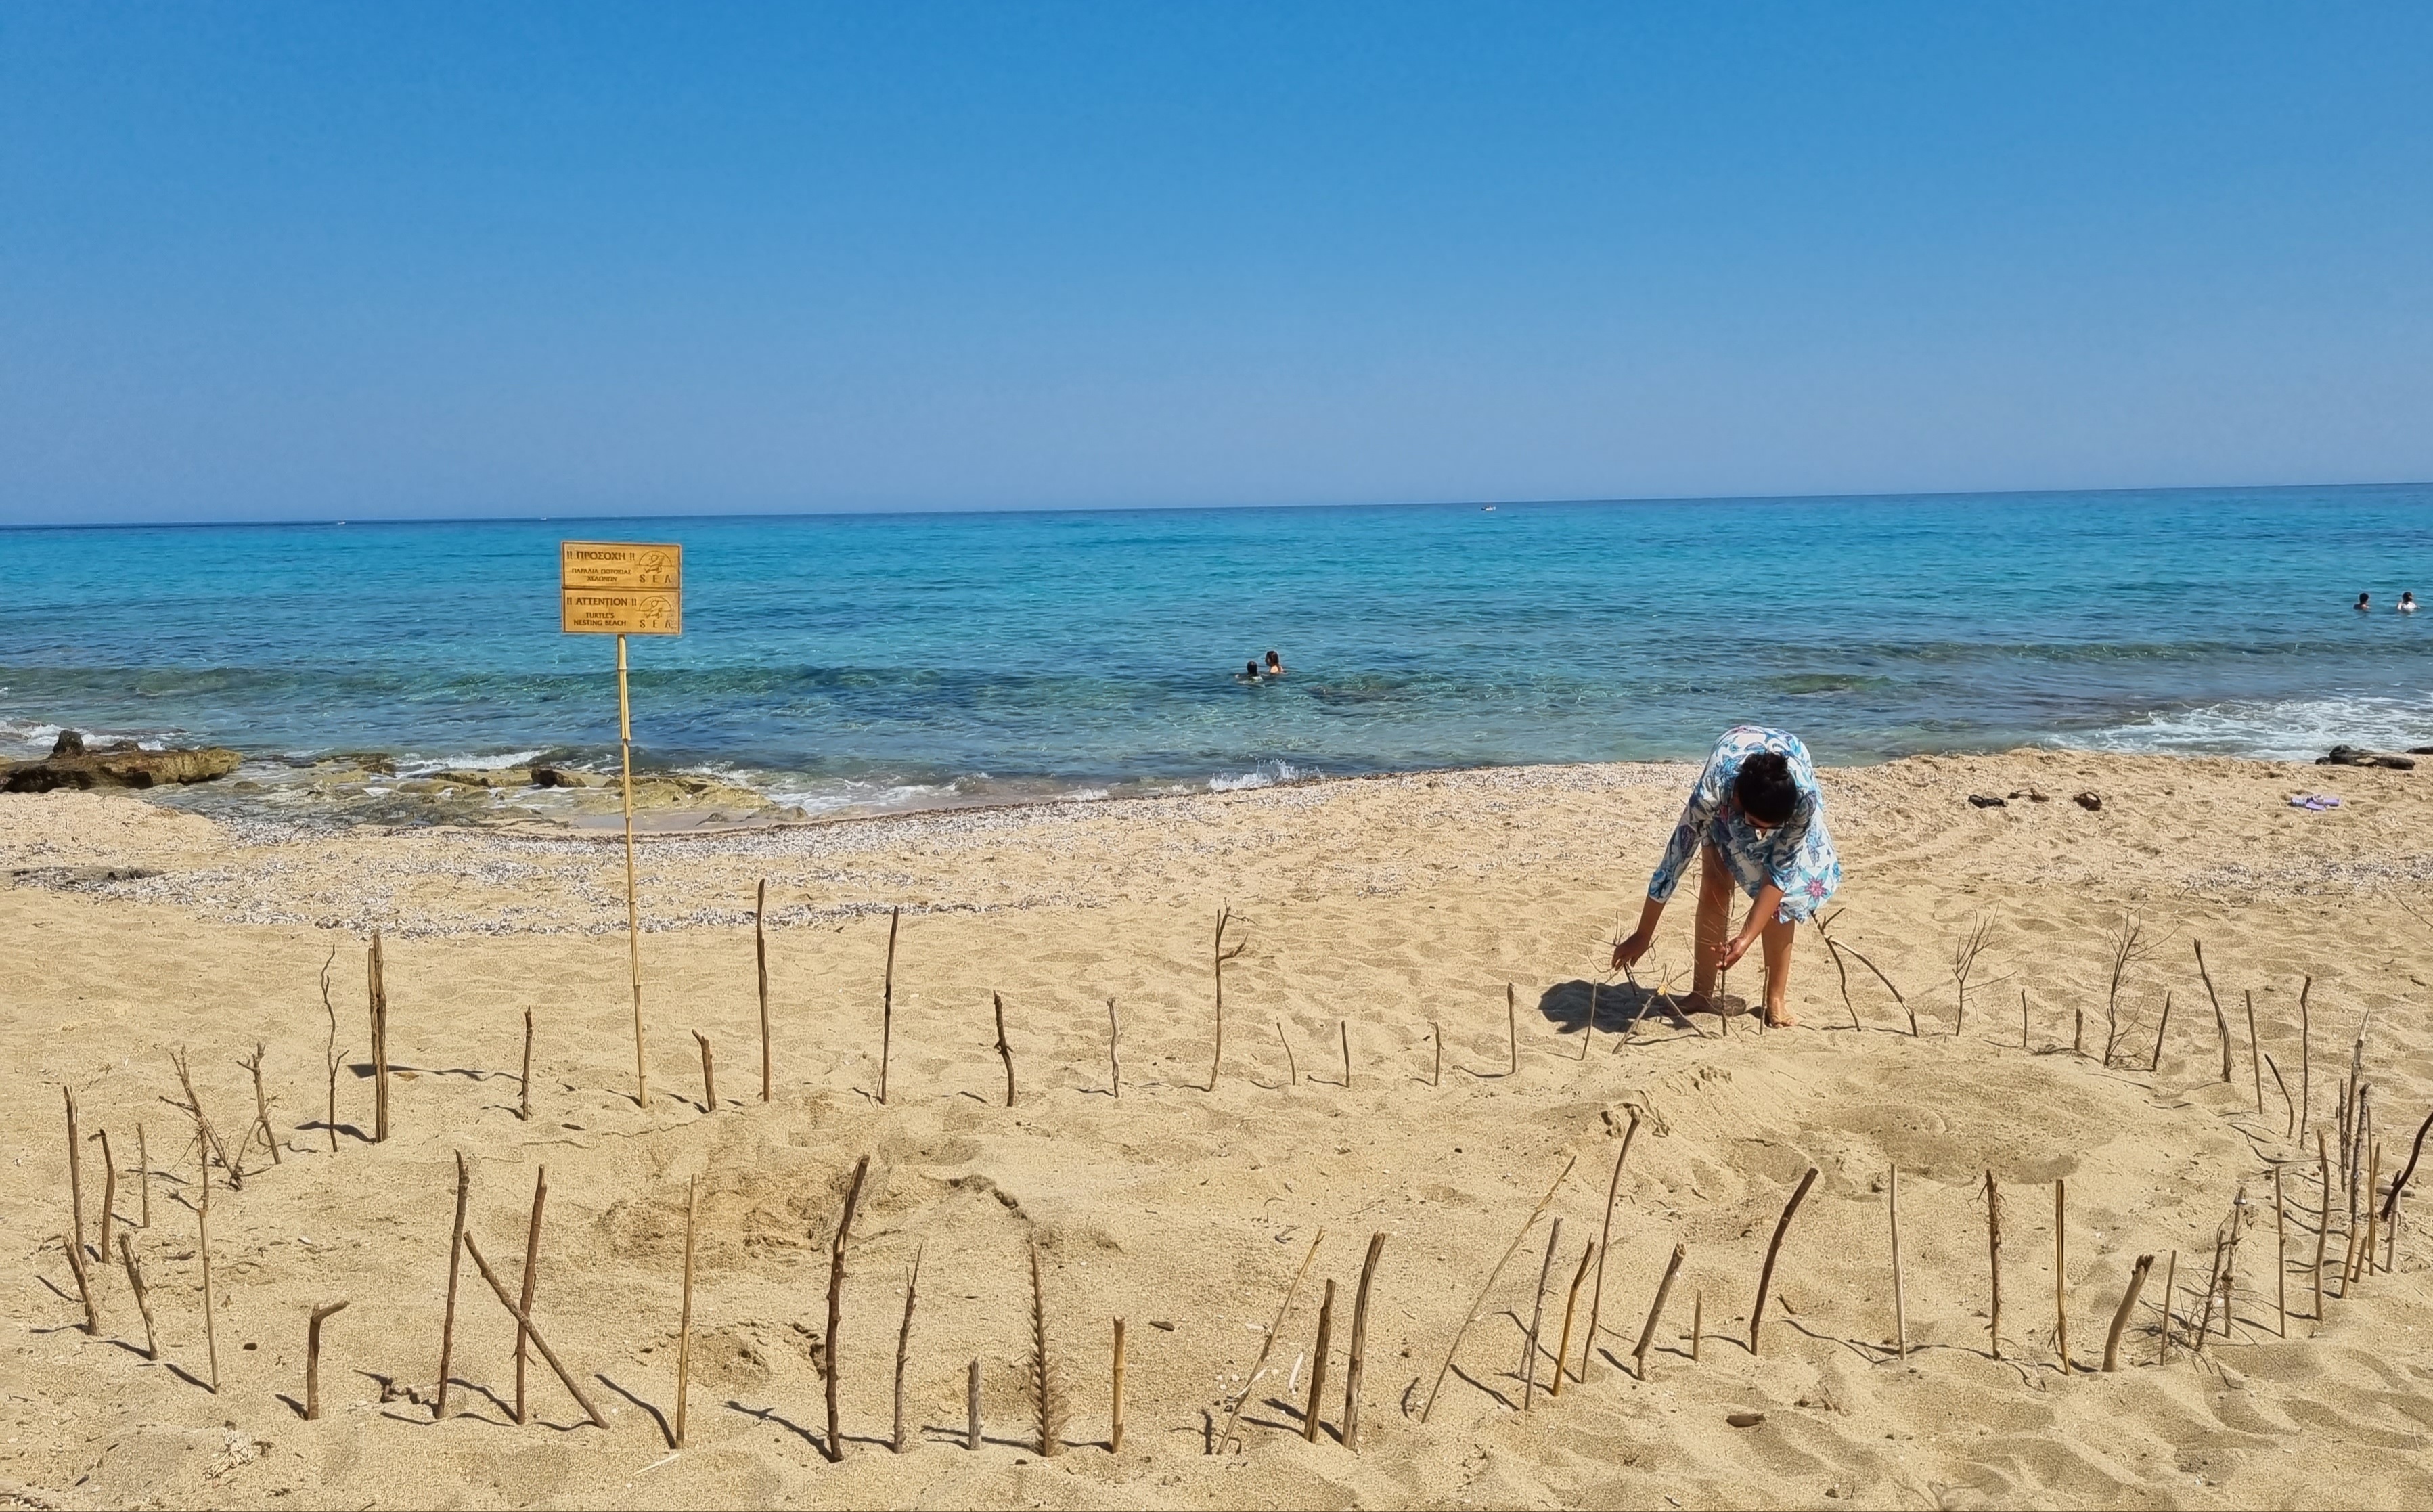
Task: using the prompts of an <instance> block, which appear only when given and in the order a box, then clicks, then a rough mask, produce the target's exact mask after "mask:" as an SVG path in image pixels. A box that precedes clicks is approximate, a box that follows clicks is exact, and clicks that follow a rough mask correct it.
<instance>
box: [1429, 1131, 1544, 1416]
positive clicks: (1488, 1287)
mask: <svg viewBox="0 0 2433 1512" xmlns="http://www.w3.org/2000/svg"><path fill="white" fill-rule="evenodd" d="M1579 1161H1580V1158H1579V1157H1578V1156H1577V1155H1574V1156H1573V1157H1572V1158H1571V1159H1570V1160H1567V1161H1565V1162H1564V1163H1563V1169H1562V1172H1561V1174H1560V1175H1557V1177H1556V1178H1555V1184H1554V1185H1552V1186H1550V1187H1548V1188H1546V1195H1545V1196H1544V1197H1543V1198H1540V1199H1539V1202H1538V1205H1537V1206H1536V1207H1534V1208H1532V1209H1530V1210H1529V1218H1528V1221H1527V1222H1525V1223H1523V1224H1522V1225H1521V1232H1519V1233H1516V1234H1514V1235H1513V1236H1512V1242H1511V1243H1510V1244H1509V1245H1506V1247H1505V1249H1504V1254H1503V1256H1502V1258H1500V1259H1498V1260H1497V1261H1496V1262H1495V1268H1494V1269H1493V1270H1490V1271H1489V1272H1488V1273H1487V1283H1486V1284H1485V1285H1483V1286H1481V1287H1479V1288H1478V1296H1477V1297H1475V1298H1474V1299H1472V1301H1471V1304H1470V1312H1469V1313H1468V1315H1466V1316H1465V1317H1463V1318H1462V1320H1461V1327H1460V1328H1458V1329H1455V1331H1454V1335H1453V1346H1452V1348H1450V1349H1448V1350H1446V1351H1445V1357H1444V1364H1443V1365H1441V1366H1439V1367H1438V1368H1437V1379H1436V1384H1435V1385H1431V1386H1430V1387H1428V1400H1427V1403H1426V1405H1424V1406H1422V1407H1421V1408H1420V1421H1421V1423H1422V1424H1424V1423H1426V1422H1427V1420H1428V1414H1430V1413H1432V1412H1434V1411H1436V1406H1437V1393H1438V1392H1439V1391H1442V1390H1443V1389H1444V1378H1445V1376H1446V1375H1447V1374H1448V1373H1449V1372H1451V1371H1452V1369H1453V1359H1454V1356H1455V1354H1457V1353H1459V1352H1460V1351H1461V1340H1462V1335H1464V1334H1468V1333H1469V1332H1470V1325H1471V1324H1472V1323H1475V1322H1477V1321H1478V1310H1479V1308H1480V1307H1481V1306H1483V1305H1485V1303H1486V1301H1487V1294H1488V1293H1489V1292H1490V1291H1493V1290H1494V1289H1495V1279H1496V1278H1497V1277H1498V1276H1501V1275H1503V1274H1504V1267H1505V1266H1507V1265H1510V1264H1511V1263H1512V1257H1513V1256H1514V1255H1515V1254H1517V1253H1519V1252H1520V1249H1521V1241H1522V1240H1523V1239H1526V1238H1527V1237H1529V1231H1530V1230H1531V1229H1533V1228H1535V1227H1537V1224H1538V1215H1540V1214H1541V1213H1543V1212H1545V1211H1546V1209H1547V1207H1548V1206H1549V1205H1550V1204H1551V1203H1553V1201H1554V1200H1555V1194H1556V1193H1557V1192H1559V1191H1561V1190H1562V1189H1563V1181H1564V1179H1565V1178H1566V1177H1568V1176H1570V1175H1571V1174H1572V1167H1573V1166H1574V1165H1576V1164H1579Z"/></svg>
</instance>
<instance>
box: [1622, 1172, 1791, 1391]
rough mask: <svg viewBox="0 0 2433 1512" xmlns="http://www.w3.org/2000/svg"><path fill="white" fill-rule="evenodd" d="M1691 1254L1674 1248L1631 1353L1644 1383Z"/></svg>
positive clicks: (1635, 1371)
mask: <svg viewBox="0 0 2433 1512" xmlns="http://www.w3.org/2000/svg"><path fill="white" fill-rule="evenodd" d="M1801 1190H1803V1191H1805V1190H1806V1188H1805V1187H1803V1188H1801ZM1689 1253H1690V1247H1689V1246H1688V1245H1685V1244H1676V1245H1675V1246H1674V1247H1673V1258H1672V1259H1671V1260H1669V1261H1667V1262H1665V1265H1664V1279H1663V1280H1662V1281H1659V1282H1658V1283H1656V1300H1655V1301H1654V1302H1652V1303H1650V1304H1649V1306H1648V1309H1647V1322H1646V1325H1645V1326H1644V1327H1642V1329H1640V1331H1639V1347H1638V1348H1637V1349H1635V1350H1633V1351H1630V1368H1631V1372H1632V1373H1633V1374H1635V1375H1637V1376H1638V1377H1639V1379H1640V1380H1642V1381H1644V1380H1646V1379H1647V1347H1648V1346H1649V1345H1650V1344H1653V1343H1654V1342H1655V1341H1656V1325H1657V1323H1658V1322H1659V1320H1661V1319H1662V1318H1663V1317H1664V1299H1665V1298H1667V1297H1670V1296H1671V1295H1673V1278H1674V1277H1676V1276H1678V1275H1679V1274H1681V1261H1682V1260H1683V1258H1684V1257H1686V1256H1687V1255H1688V1254H1689Z"/></svg>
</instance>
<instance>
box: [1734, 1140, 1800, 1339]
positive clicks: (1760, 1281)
mask: <svg viewBox="0 0 2433 1512" xmlns="http://www.w3.org/2000/svg"><path fill="white" fill-rule="evenodd" d="M1815 1184H1816V1167H1815V1166H1813V1165H1811V1166H1810V1167H1808V1174H1807V1175H1805V1176H1803V1177H1801V1178H1800V1179H1799V1185H1798V1186H1797V1187H1796V1188H1795V1189H1794V1190H1793V1191H1792V1194H1791V1200H1790V1201H1788V1202H1785V1203H1784V1204H1783V1205H1782V1216H1781V1217H1780V1218H1779V1219H1778V1220H1776V1222H1775V1225H1774V1238H1773V1240H1772V1241H1771V1242H1770V1243H1768V1244H1767V1245H1766V1247H1765V1267H1764V1268H1763V1269H1761V1270H1760V1271H1759V1272H1758V1275H1757V1304H1756V1305H1755V1306H1753V1307H1751V1308H1750V1309H1749V1353H1751V1354H1755V1353H1756V1352H1757V1337H1758V1330H1759V1329H1760V1328H1761V1327H1762V1326H1763V1325H1764V1323H1765V1297H1766V1293H1767V1292H1769V1291H1771V1290H1773V1289H1774V1262H1775V1257H1776V1256H1777V1255H1778V1254H1779V1253H1780V1252H1781V1249H1782V1236H1783V1235H1784V1234H1786V1233H1789V1232H1791V1219H1792V1217H1793V1215H1795V1214H1796V1213H1798V1211H1799V1204H1800V1202H1801V1200H1802V1199H1804V1198H1806V1197H1807V1196H1808V1189H1809V1188H1810V1187H1812V1186H1814V1185H1815Z"/></svg>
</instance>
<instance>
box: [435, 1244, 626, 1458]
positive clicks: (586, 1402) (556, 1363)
mask: <svg viewBox="0 0 2433 1512" xmlns="http://www.w3.org/2000/svg"><path fill="white" fill-rule="evenodd" d="M465 1252H466V1253H467V1254H468V1255H470V1256H472V1257H473V1268H474V1269H475V1270H478V1271H480V1272H481V1273H482V1279H483V1280H484V1281H485V1282H487V1283H489V1284H490V1291H491V1292H492V1294H493V1295H495V1296H496V1297H497V1298H498V1299H499V1305H500V1306H501V1307H503V1308H505V1309H506V1310H507V1316H509V1317H513V1318H514V1319H515V1320H516V1326H517V1328H518V1330H519V1332H520V1333H522V1334H525V1335H526V1336H528V1337H529V1338H531V1340H532V1342H533V1348H534V1349H536V1350H538V1351H540V1357H541V1358H542V1359H544V1360H546V1361H548V1362H549V1368H551V1369H552V1370H553V1371H555V1372H556V1374H557V1380H558V1384H559V1385H563V1386H564V1387H566V1391H567V1395H569V1396H570V1397H572V1398H573V1399H574V1401H575V1404H576V1405H578V1406H580V1407H581V1408H582V1409H583V1413H584V1416H585V1417H587V1418H589V1419H591V1426H593V1427H594V1428H605V1427H607V1426H608V1419H605V1418H603V1417H602V1416H600V1409H599V1408H598V1407H597V1406H594V1405H593V1404H592V1401H591V1399H590V1397H588V1396H587V1395H586V1394H585V1393H584V1390H583V1386H582V1384H581V1383H580V1382H578V1381H576V1380H575V1379H574V1372H573V1371H571V1370H570V1369H568V1368H566V1362H564V1361H563V1360H560V1359H559V1358H558V1357H557V1351H555V1350H553V1349H551V1348H550V1347H549V1340H547V1339H545V1338H542V1337H541V1336H540V1330H539V1329H538V1328H536V1327H535V1326H534V1325H533V1320H532V1315H531V1314H530V1313H528V1312H526V1311H524V1310H523V1309H522V1308H520V1307H519V1306H517V1305H516V1300H515V1299H514V1298H512V1297H510V1296H508V1295H507V1285H506V1283H504V1282H502V1281H501V1280H500V1279H499V1275H498V1272H496V1271H494V1270H492V1269H491V1268H490V1262H489V1261H488V1260H487V1259H485V1258H484V1257H483V1254H482V1247H481V1246H480V1245H478V1244H475V1243H474V1242H473V1236H472V1235H471V1234H470V1233H468V1234H466V1235H465Z"/></svg>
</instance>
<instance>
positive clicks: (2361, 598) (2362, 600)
mask: <svg viewBox="0 0 2433 1512" xmlns="http://www.w3.org/2000/svg"><path fill="white" fill-rule="evenodd" d="M2372 599H2373V594H2371V593H2360V594H2358V595H2357V605H2356V606H2357V607H2358V608H2360V609H2362V608H2365V607H2366V606H2367V604H2368V603H2369V601H2371V600H2372Z"/></svg>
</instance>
